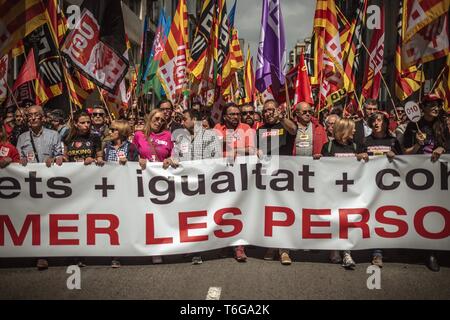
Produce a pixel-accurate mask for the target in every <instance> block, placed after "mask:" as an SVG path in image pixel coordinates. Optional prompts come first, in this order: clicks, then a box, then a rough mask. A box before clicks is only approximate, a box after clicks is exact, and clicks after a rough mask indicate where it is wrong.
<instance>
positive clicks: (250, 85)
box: [244, 46, 256, 103]
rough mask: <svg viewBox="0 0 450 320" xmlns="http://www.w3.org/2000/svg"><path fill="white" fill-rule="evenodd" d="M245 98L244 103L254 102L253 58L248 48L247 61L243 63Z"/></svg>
mask: <svg viewBox="0 0 450 320" xmlns="http://www.w3.org/2000/svg"><path fill="white" fill-rule="evenodd" d="M244 82H245V98H244V103H250V102H252V101H254V100H255V93H256V88H255V73H254V72H253V57H252V56H251V55H250V46H248V49H247V61H246V63H245V75H244Z"/></svg>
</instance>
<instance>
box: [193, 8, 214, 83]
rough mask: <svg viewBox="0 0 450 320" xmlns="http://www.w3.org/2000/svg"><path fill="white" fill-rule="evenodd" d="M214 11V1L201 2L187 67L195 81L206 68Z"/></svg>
mask: <svg viewBox="0 0 450 320" xmlns="http://www.w3.org/2000/svg"><path fill="white" fill-rule="evenodd" d="M214 10H215V0H206V1H204V2H203V7H202V12H201V14H200V19H199V23H198V25H197V29H196V31H195V36H194V40H193V43H192V47H191V61H190V62H189V66H188V69H189V70H190V73H191V75H192V76H193V77H194V78H196V79H201V77H202V74H203V72H204V70H205V68H207V60H208V57H209V51H210V50H211V48H212V46H211V44H212V42H211V38H212V36H211V32H212V31H213V28H212V25H213V23H212V22H213V19H214V12H215V11H214Z"/></svg>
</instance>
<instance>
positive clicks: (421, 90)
mask: <svg viewBox="0 0 450 320" xmlns="http://www.w3.org/2000/svg"><path fill="white" fill-rule="evenodd" d="M423 81H424V75H423V63H422V65H421V67H420V91H419V104H420V103H422V94H423Z"/></svg>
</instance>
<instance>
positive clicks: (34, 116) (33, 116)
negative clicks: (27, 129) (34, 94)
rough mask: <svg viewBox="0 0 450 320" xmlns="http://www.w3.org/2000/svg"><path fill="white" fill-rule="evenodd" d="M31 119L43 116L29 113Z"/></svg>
mask: <svg viewBox="0 0 450 320" xmlns="http://www.w3.org/2000/svg"><path fill="white" fill-rule="evenodd" d="M28 118H29V119H35V118H42V114H39V113H29V114H28Z"/></svg>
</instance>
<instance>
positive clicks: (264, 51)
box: [256, 0, 286, 94]
mask: <svg viewBox="0 0 450 320" xmlns="http://www.w3.org/2000/svg"><path fill="white" fill-rule="evenodd" d="M285 74H286V39H285V37H284V26H283V16H282V14H281V7H280V0H263V12H262V17H261V35H260V41H259V48H258V65H257V67H256V88H257V89H258V91H259V92H264V91H265V90H266V89H267V88H268V87H269V86H272V91H274V92H275V93H276V94H278V92H279V90H280V88H281V86H282V85H284V82H285Z"/></svg>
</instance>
